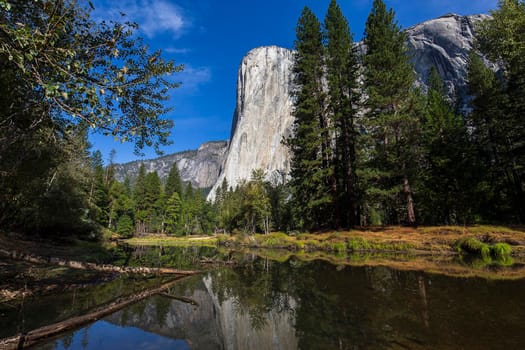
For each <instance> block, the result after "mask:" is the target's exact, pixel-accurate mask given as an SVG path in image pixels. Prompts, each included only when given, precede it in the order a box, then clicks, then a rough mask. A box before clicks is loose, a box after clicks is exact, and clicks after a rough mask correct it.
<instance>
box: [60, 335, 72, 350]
mask: <svg viewBox="0 0 525 350" xmlns="http://www.w3.org/2000/svg"><path fill="white" fill-rule="evenodd" d="M74 337H75V332H72V333H69V334H67V335H65V336H64V337H63V338H62V339H61V341H62V347H63V348H64V349H66V350H68V349H69V348H70V347H71V344H72V343H73V338H74Z"/></svg>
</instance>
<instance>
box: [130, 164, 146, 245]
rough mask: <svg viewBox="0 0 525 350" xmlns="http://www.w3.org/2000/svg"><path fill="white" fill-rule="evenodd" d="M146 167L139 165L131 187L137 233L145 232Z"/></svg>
mask: <svg viewBox="0 0 525 350" xmlns="http://www.w3.org/2000/svg"><path fill="white" fill-rule="evenodd" d="M145 181H146V168H145V167H144V164H141V165H140V168H139V173H138V175H137V179H136V180H135V186H134V188H133V202H134V203H135V232H136V233H137V234H139V235H142V234H145V233H146V220H147V217H148V213H147V205H146V200H145V197H146V187H145Z"/></svg>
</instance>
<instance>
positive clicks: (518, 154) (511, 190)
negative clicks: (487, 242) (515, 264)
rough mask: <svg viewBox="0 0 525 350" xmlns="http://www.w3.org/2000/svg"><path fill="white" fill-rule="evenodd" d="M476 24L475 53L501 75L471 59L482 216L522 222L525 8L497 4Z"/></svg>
mask: <svg viewBox="0 0 525 350" xmlns="http://www.w3.org/2000/svg"><path fill="white" fill-rule="evenodd" d="M491 15H492V18H491V19H490V20H487V21H483V22H481V23H479V24H478V28H477V44H478V49H479V51H480V52H481V53H482V54H484V55H486V57H488V58H489V59H490V60H492V61H493V62H498V63H499V64H500V66H501V67H502V70H501V71H500V72H498V73H495V72H493V71H491V70H490V69H488V68H487V67H485V64H484V62H483V61H482V60H481V59H480V58H479V57H478V56H477V55H476V53H474V52H473V53H471V56H470V62H469V90H470V91H469V92H470V94H471V95H472V96H473V99H472V101H471V106H472V108H473V112H472V114H471V115H470V116H469V117H470V120H471V123H472V125H473V128H474V134H473V136H474V137H473V141H474V144H475V146H476V151H477V153H478V158H479V160H480V163H481V164H480V168H481V171H482V172H483V173H484V174H486V176H484V177H483V178H482V179H481V180H480V186H479V190H480V192H482V193H483V197H481V196H480V197H481V199H482V200H483V202H482V203H481V208H482V209H483V210H482V214H483V216H484V217H486V218H488V219H490V220H495V219H496V220H497V219H499V220H505V221H515V222H525V167H524V166H523V164H525V147H524V145H525V141H524V140H525V128H523V114H524V112H525V97H524V96H525V68H524V67H525V58H524V57H525V37H524V36H523V35H522V32H523V28H524V27H525V3H524V2H523V1H520V0H502V1H500V2H499V3H498V8H497V9H496V10H494V11H492V12H491Z"/></svg>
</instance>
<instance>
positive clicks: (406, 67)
mask: <svg viewBox="0 0 525 350" xmlns="http://www.w3.org/2000/svg"><path fill="white" fill-rule="evenodd" d="M405 39H406V37H405V34H404V33H403V32H402V31H401V28H400V27H399V26H398V24H397V22H396V21H395V14H394V11H393V10H392V9H390V10H387V8H386V5H385V3H384V2H383V1H382V0H374V3H373V7H372V11H371V13H370V15H369V17H368V19H367V22H366V29H365V36H364V44H365V46H366V50H367V51H366V54H365V56H364V66H365V74H364V77H365V91H366V94H367V95H368V99H367V101H366V106H367V108H368V113H367V114H366V120H365V124H366V127H367V132H368V133H369V138H370V141H371V143H370V145H369V154H368V156H367V158H368V164H367V167H368V168H369V174H368V176H369V183H368V184H367V185H368V186H367V187H368V189H367V192H368V197H369V200H372V201H374V199H373V198H374V197H375V198H376V199H375V200H378V201H379V202H380V204H379V207H380V208H381V210H382V211H383V213H384V218H383V219H384V220H382V221H383V223H398V222H407V223H408V224H411V225H413V224H415V223H416V216H415V204H414V199H413V193H412V181H413V180H414V173H415V172H416V169H417V164H418V151H419V150H418V146H417V140H418V138H419V136H418V135H419V132H420V130H419V127H420V125H419V115H418V112H419V109H420V108H421V106H420V102H421V99H420V98H418V95H417V93H416V92H415V91H414V89H413V84H414V81H415V74H414V71H413V68H412V65H411V63H410V61H409V57H408V53H407V48H406V45H405ZM401 203H403V205H402V204H401ZM403 206H404V208H405V209H404V210H402V211H404V214H401V213H400V209H401V207H403Z"/></svg>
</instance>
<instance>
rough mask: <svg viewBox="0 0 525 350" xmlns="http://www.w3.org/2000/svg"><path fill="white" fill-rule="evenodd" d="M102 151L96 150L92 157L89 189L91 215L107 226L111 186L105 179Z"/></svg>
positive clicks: (93, 218)
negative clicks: (109, 186) (108, 185)
mask: <svg viewBox="0 0 525 350" xmlns="http://www.w3.org/2000/svg"><path fill="white" fill-rule="evenodd" d="M104 175H105V170H104V162H103V160H102V153H101V152H100V151H95V152H94V153H93V155H92V157H91V188H90V190H89V203H90V205H91V208H90V217H91V219H92V220H94V221H96V222H97V223H99V224H101V225H103V226H107V225H108V222H109V205H110V199H109V188H108V187H107V183H106V180H105V176H104Z"/></svg>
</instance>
